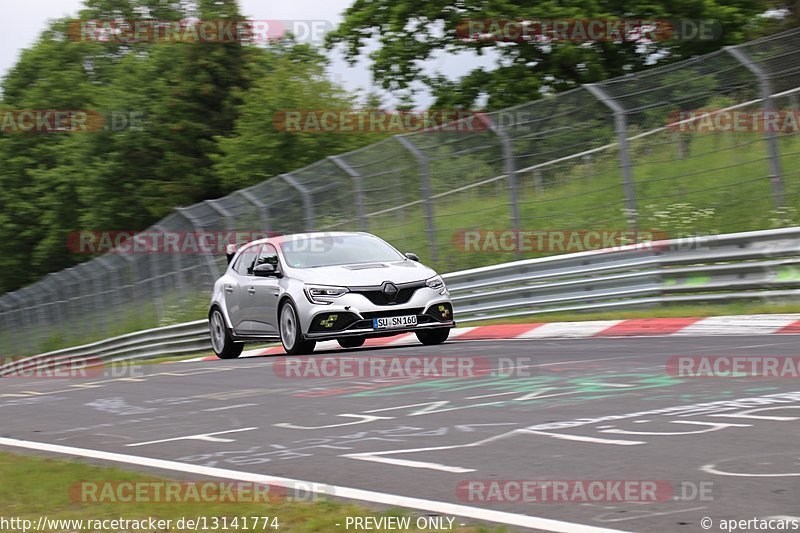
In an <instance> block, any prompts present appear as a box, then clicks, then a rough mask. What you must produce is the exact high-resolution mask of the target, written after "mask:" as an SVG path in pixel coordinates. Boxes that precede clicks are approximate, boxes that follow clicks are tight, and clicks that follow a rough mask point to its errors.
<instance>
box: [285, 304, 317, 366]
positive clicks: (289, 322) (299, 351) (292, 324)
mask: <svg viewBox="0 0 800 533" xmlns="http://www.w3.org/2000/svg"><path fill="white" fill-rule="evenodd" d="M278 322H280V327H279V328H278V330H279V331H280V334H281V344H283V349H284V350H286V353H288V354H289V355H306V354H310V353H311V352H313V351H314V346H316V345H317V341H308V340H305V339H303V332H302V331H301V328H300V322H299V320H298V319H297V311H296V310H295V308H294V304H293V303H292V301H291V300H286V302H284V304H283V305H282V306H281V313H280V318H279V319H278Z"/></svg>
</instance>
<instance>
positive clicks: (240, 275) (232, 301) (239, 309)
mask: <svg viewBox="0 0 800 533" xmlns="http://www.w3.org/2000/svg"><path fill="white" fill-rule="evenodd" d="M260 250H261V245H260V244H256V245H252V246H250V247H248V248H245V249H244V250H242V253H241V254H239V256H238V257H237V258H236V260H235V261H234V263H233V267H232V268H231V275H230V279H229V280H227V282H226V283H225V284H224V286H223V290H224V291H225V304H226V307H227V311H228V317H229V318H230V320H231V325H232V326H233V329H234V331H236V332H237V333H250V332H251V331H252V326H250V325H249V324H248V322H247V316H246V311H247V304H248V303H249V298H248V297H249V296H250V295H249V294H248V292H247V290H248V287H250V282H251V280H252V278H253V277H254V276H253V265H254V264H255V261H256V258H257V257H258V254H259V252H260Z"/></svg>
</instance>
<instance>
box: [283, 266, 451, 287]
mask: <svg viewBox="0 0 800 533" xmlns="http://www.w3.org/2000/svg"><path fill="white" fill-rule="evenodd" d="M291 275H292V277H294V278H297V279H299V280H300V281H303V282H305V283H314V284H319V285H338V286H344V287H364V286H371V285H380V284H382V283H383V282H384V281H391V282H392V283H408V282H411V281H422V280H426V279H428V278H430V277H433V276H435V275H436V272H435V271H434V270H433V269H431V268H428V267H426V266H425V265H423V264H420V263H418V262H416V261H411V260H408V261H396V262H382V263H356V264H352V265H336V266H327V267H316V268H295V269H292V272H291Z"/></svg>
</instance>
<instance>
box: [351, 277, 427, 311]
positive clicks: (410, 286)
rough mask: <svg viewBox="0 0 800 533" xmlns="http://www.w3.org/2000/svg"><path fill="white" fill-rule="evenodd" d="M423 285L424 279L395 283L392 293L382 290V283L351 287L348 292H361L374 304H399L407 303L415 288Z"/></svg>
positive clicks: (415, 290)
mask: <svg viewBox="0 0 800 533" xmlns="http://www.w3.org/2000/svg"><path fill="white" fill-rule="evenodd" d="M424 286H425V282H424V281H414V282H412V283H396V284H395V287H397V293H396V294H394V295H391V294H387V293H385V292H384V291H383V286H382V285H377V286H374V287H353V288H351V289H350V292H351V293H353V294H361V295H362V296H364V297H365V298H367V299H368V300H369V301H370V302H372V303H373V304H375V305H401V304H405V303H408V301H409V300H410V299H411V297H412V296H414V293H415V292H417V289H421V288H422V287H424Z"/></svg>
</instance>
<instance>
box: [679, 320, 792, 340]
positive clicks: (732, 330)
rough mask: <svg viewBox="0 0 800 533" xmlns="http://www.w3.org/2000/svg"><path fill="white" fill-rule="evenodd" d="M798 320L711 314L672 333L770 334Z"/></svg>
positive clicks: (685, 334) (687, 334) (683, 334)
mask: <svg viewBox="0 0 800 533" xmlns="http://www.w3.org/2000/svg"><path fill="white" fill-rule="evenodd" d="M797 320H800V315H732V316H711V317H708V318H703V319H700V320H698V321H697V322H695V323H694V324H691V325H689V326H687V327H685V328H683V329H681V330H680V331H676V332H675V333H673V335H678V336H690V335H771V334H773V333H776V332H777V331H778V330H780V329H783V328H785V327H786V326H788V325H790V324H792V323H794V322H796V321H797Z"/></svg>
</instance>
